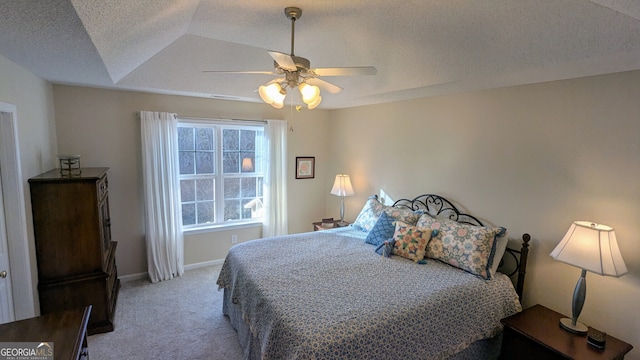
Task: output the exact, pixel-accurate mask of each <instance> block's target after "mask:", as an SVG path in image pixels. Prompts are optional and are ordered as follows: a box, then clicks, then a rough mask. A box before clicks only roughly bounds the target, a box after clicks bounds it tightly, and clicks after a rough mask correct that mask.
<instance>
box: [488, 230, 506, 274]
mask: <svg viewBox="0 0 640 360" xmlns="http://www.w3.org/2000/svg"><path fill="white" fill-rule="evenodd" d="M508 242H509V232H508V231H505V232H504V234H503V235H502V236H500V237H498V238H497V239H496V244H495V246H494V250H495V253H494V254H493V263H492V264H491V269H490V270H491V275H495V274H496V271H498V266H500V260H502V256H503V255H504V252H505V251H506V250H507V243H508Z"/></svg>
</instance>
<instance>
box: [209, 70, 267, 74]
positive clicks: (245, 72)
mask: <svg viewBox="0 0 640 360" xmlns="http://www.w3.org/2000/svg"><path fill="white" fill-rule="evenodd" d="M203 73H218V74H264V75H278V74H276V73H274V72H273V71H259V70H257V71H226V70H204V71H203Z"/></svg>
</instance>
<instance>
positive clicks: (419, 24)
mask: <svg viewBox="0 0 640 360" xmlns="http://www.w3.org/2000/svg"><path fill="white" fill-rule="evenodd" d="M287 6H298V7H300V8H302V17H301V18H300V19H299V20H298V21H296V24H295V55H297V56H303V57H305V58H308V59H309V60H311V66H312V67H322V68H325V67H350V66H375V67H376V68H377V70H378V72H377V75H375V76H350V77H325V78H323V79H324V80H327V81H329V82H331V83H333V84H335V85H338V86H340V87H342V88H343V89H344V90H343V91H342V92H340V93H339V94H335V95H332V94H325V93H323V102H322V104H321V105H320V108H325V109H333V108H344V107H352V106H359V105H367V104H374V103H381V102H387V101H394V100H401V99H410V98H416V97H423V96H433V95H439V94H446V93H452V92H461V91H470V90H477V89H486V88H494V87H500V86H509V85H519V84H529V83H536V82H542V81H550V80H558V79H567V78H574V77H581V76H588V75H596V74H605V73H611V72H619V71H626V70H635V69H640V1H637V0H561V1H559V0H490V1H487V0H408V1H389V0H352V1H335V0H313V1H312V0H297V1H295V2H292V1H291V0H288V1H281V0H234V1H229V0H102V1H98V0H46V1H45V0H0V17H1V18H0V55H3V56H4V57H6V58H8V59H10V60H12V61H13V62H15V63H17V64H20V65H22V66H23V67H25V68H27V69H29V70H30V71H31V72H33V73H34V74H36V75H38V76H39V77H41V78H44V79H46V80H49V81H51V82H53V83H60V84H74V85H83V86H94V87H103V88H114V89H130V90H142V91H149V92H157V93H168V94H181V95H192V96H204V97H212V98H224V99H227V98H228V99H236V100H240V101H254V102H260V101H261V100H260V97H259V96H258V93H257V92H256V89H257V88H258V86H260V85H262V84H265V83H267V82H269V81H270V80H272V79H273V78H274V76H271V75H264V74H216V73H203V71H205V70H233V71H235V70H237V71H243V70H256V71H272V70H273V59H272V58H271V57H270V56H269V54H268V53H267V50H275V51H280V52H283V53H289V52H290V50H291V49H290V46H291V23H290V21H289V20H288V19H287V18H286V16H285V14H284V8H285V7H287ZM0 81H1V79H0Z"/></svg>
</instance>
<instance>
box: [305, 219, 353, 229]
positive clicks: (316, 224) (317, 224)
mask: <svg viewBox="0 0 640 360" xmlns="http://www.w3.org/2000/svg"><path fill="white" fill-rule="evenodd" d="M339 222H340V220H333V221H331V222H324V224H330V225H323V222H322V221H318V222H314V223H313V231H318V230H327V229H333V228H337V227H344V226H348V225H349V223H348V222H346V221H345V222H344V224H343V225H338V223H339Z"/></svg>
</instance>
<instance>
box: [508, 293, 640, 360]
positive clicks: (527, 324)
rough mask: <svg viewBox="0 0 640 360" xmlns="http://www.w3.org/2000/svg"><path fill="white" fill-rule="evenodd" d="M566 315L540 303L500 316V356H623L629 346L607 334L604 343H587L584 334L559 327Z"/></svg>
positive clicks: (593, 358) (591, 358) (588, 358)
mask: <svg viewBox="0 0 640 360" xmlns="http://www.w3.org/2000/svg"><path fill="white" fill-rule="evenodd" d="M563 317H566V316H564V315H562V314H560V313H557V312H555V311H553V310H550V309H548V308H546V307H544V306H542V305H534V306H532V307H530V308H528V309H526V310H524V311H522V312H520V313H518V314H515V315H513V316H510V317H508V318H504V319H502V320H501V322H502V324H504V334H503V336H502V351H501V353H500V359H501V360H511V359H518V360H520V359H532V360H534V359H544V360H549V359H551V360H553V359H579V360H596V359H608V360H609V359H615V360H617V359H624V356H625V354H626V353H628V352H629V351H631V349H633V346H631V345H630V344H627V343H626V342H624V341H622V340H619V339H616V338H614V337H613V336H609V335H607V339H606V346H605V348H604V349H598V348H596V347H594V346H591V345H589V344H587V336H586V335H576V334H572V333H570V332H568V331H566V330H564V329H563V328H561V327H560V319H561V318H563Z"/></svg>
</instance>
